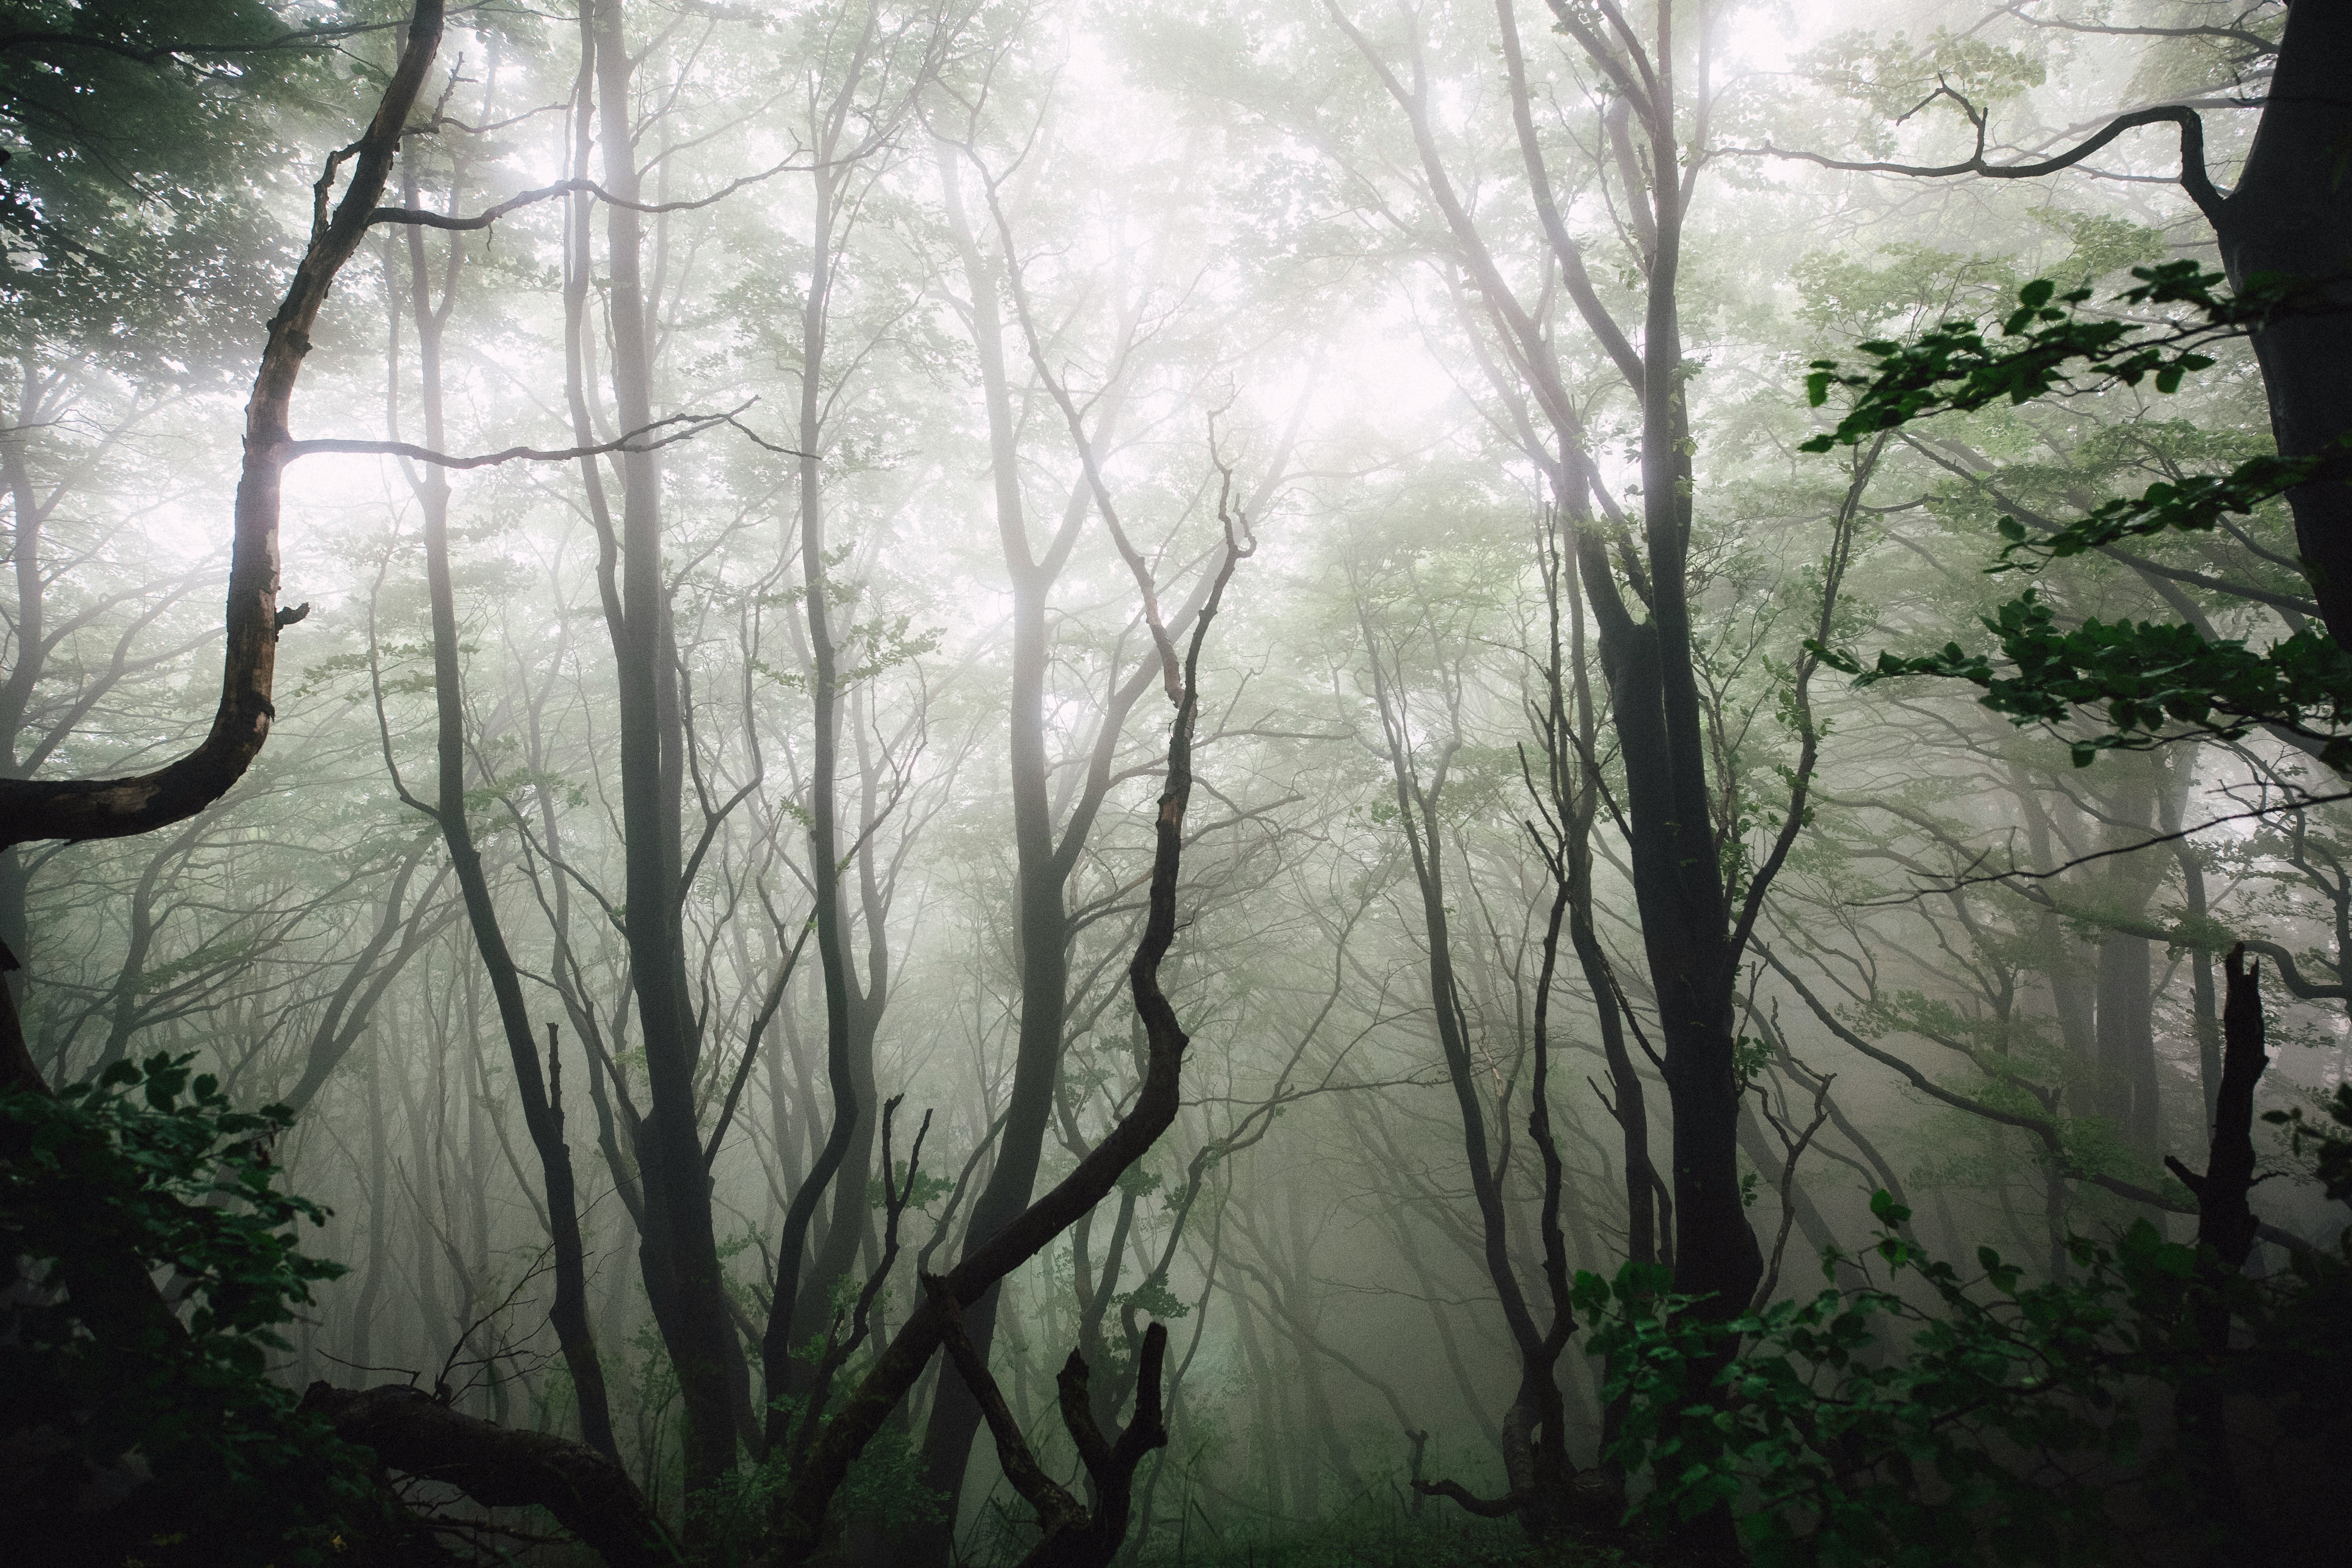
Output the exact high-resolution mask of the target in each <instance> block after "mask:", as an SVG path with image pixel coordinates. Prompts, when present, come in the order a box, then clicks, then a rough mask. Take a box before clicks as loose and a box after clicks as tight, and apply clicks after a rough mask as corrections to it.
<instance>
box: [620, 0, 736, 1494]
mask: <svg viewBox="0 0 2352 1568" xmlns="http://www.w3.org/2000/svg"><path fill="white" fill-rule="evenodd" d="M592 16H593V48H594V54H595V72H596V90H597V107H598V110H599V112H600V116H601V127H600V128H601V132H602V134H601V137H600V141H601V143H602V146H603V149H604V186H605V189H606V190H608V191H609V192H611V193H612V195H614V197H615V198H617V199H615V200H614V201H613V202H611V203H609V204H608V205H606V208H605V215H606V216H605V225H606V230H605V232H606V246H607V248H606V257H605V264H606V268H607V271H608V276H609V278H610V279H611V288H610V294H609V296H608V298H609V301H610V309H609V311H608V317H609V320H610V322H611V330H612V354H613V396H614V408H615V413H616V416H617V417H618V419H619V421H620V426H621V428H623V429H625V430H641V429H644V428H645V427H646V426H648V425H650V424H651V423H652V422H653V361H652V349H651V342H650V333H649V332H648V331H647V325H646V293H645V283H644V278H643V254H642V253H643V248H644V223H643V221H642V219H641V218H640V216H639V215H638V213H637V212H636V211H635V207H634V205H633V204H635V202H636V201H637V200H638V191H639V183H638V177H637V161H636V151H635V142H634V131H635V124H634V121H635V116H634V115H633V113H632V112H631V106H630V100H629V89H630V84H631V79H632V77H633V76H634V74H635V61H634V60H633V59H632V58H631V57H630V55H629V52H628V47H627V40H626V37H625V32H624V29H623V26H622V18H621V0H599V3H598V4H597V5H595V6H594V7H593V12H592ZM661 504H662V503H661V473H660V468H659V466H658V463H657V461H656V458H655V455H654V454H652V453H650V452H645V451H634V450H633V451H628V452H625V453H624V454H623V455H622V458H621V526H620V540H619V543H620V552H619V553H620V583H619V603H618V605H617V608H618V610H619V612H620V618H619V619H618V620H617V621H614V623H613V624H612V626H611V631H612V638H613V656H614V664H615V667H616V670H617V673H618V676H619V687H620V692H619V697H620V701H619V714H618V718H619V724H618V729H619V751H620V762H621V832H622V837H623V838H624V840H625V845H626V869H625V889H626V898H627V909H626V911H625V924H624V930H625V936H626V938H627V942H628V947H629V959H630V974H631V976H632V979H633V980H634V982H635V988H636V1001H637V1026H638V1030H639V1032H640V1034H641V1035H642V1036H643V1038H644V1045H645V1053H646V1085H647V1089H648V1091H649V1094H650V1096H651V1099H652V1105H651V1108H650V1110H648V1112H647V1114H646V1119H645V1124H644V1127H643V1129H642V1131H641V1136H640V1139H639V1142H638V1145H637V1159H638V1163H639V1167H640V1170H641V1172H642V1176H643V1181H644V1188H645V1205H646V1225H645V1231H644V1239H643V1244H642V1247H641V1248H640V1251H641V1256H642V1258H643V1260H644V1265H645V1274H646V1293H647V1294H648V1296H649V1297H650V1298H651V1299H652V1301H653V1306H654V1312H655V1317H656V1321H657V1322H658V1323H659V1325H660V1328H661V1333H662V1342H663V1343H664V1345H665V1346H666V1347H667V1350H668V1352H669V1357H670V1363H671V1365H672V1367H673V1368H674V1369H675V1370H676V1372H677V1380H678V1395H679V1400H680V1402H681V1403H682V1404H683V1405H684V1406H685V1409H686V1444H685V1451H686V1489H687V1491H688V1493H689V1494H693V1493H698V1492H700V1491H703V1490H705V1489H708V1488H709V1487H710V1486H711V1485H712V1484H714V1483H715V1482H716V1481H717V1480H718V1479H719V1477H720V1476H721V1475H722V1474H724V1473H725V1471H726V1470H727V1468H728V1467H729V1466H730V1465H731V1464H732V1463H733V1462H734V1458H735V1452H736V1439H737V1436H738V1431H739V1426H738V1416H739V1414H740V1415H748V1414H749V1407H750V1395H749V1390H748V1388H747V1387H744V1386H743V1385H742V1384H743V1379H742V1377H741V1375H740V1369H741V1367H742V1364H743V1361H742V1346H741V1344H740V1342H739V1341H737V1340H736V1339H735V1337H734V1336H735V1327H734V1323H733V1321H732V1319H731V1317H730V1314H729V1312H728V1310H727V1302H726V1297H725V1289H726V1288H725V1285H724V1284H723V1282H722V1279H721V1276H720V1271H719V1247H718V1238H717V1237H716V1235H715V1233H714V1231H713V1228H712V1221H711V1213H710V1184H709V1177H708V1175H707V1174H706V1173H705V1171H704V1168H703V1157H702V1140H701V1134H700V1128H699V1123H698V1112H697V1106H696V1100H695V1068H696V1055H697V1049H696V1047H697V1041H696V1037H695V1031H694V1021H693V1018H692V1016H690V1013H689V994H688V988H687V984H686V955H685V931H684V928H683V921H682V911H681V900H682V897H683V891H684V890H683V889H681V888H680V887H679V886H678V868H679V857H680V843H679V840H680V834H681V828H680V823H679V815H678V813H679V797H678V788H677V774H678V770H679V758H680V756H681V754H682V746H683V738H682V735H681V733H680V730H679V715H678V709H677V690H676V672H677V664H676V659H675V657H674V649H673V647H672V642H671V637H670V627H669V614H668V612H669V605H668V592H667V587H666V586H665V584H663V582H662V516H661Z"/></svg>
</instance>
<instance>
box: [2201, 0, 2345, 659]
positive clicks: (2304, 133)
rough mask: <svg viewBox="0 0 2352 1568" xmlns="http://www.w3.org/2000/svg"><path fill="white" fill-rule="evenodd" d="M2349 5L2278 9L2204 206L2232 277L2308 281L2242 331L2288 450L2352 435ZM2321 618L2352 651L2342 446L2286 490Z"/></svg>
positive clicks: (2322, 0)
mask: <svg viewBox="0 0 2352 1568" xmlns="http://www.w3.org/2000/svg"><path fill="white" fill-rule="evenodd" d="M2347 138H2352V6H2347V5H2341V4H2336V3H2332V0H2304V3H2303V4H2301V5H2294V6H2293V7H2292V8H2291V9H2289V11H2288V12H2287V22H2286V32H2285V34H2284V37H2282V39H2281V41H2280V46H2279V55H2278V66H2277V69H2276V71H2275V72H2274V73H2273V76H2272V78H2271V81H2270V89H2269V92H2268V94H2267V102H2266V105H2265V107H2264V108H2263V119H2262V125H2261V128H2260V129H2259V130H2258V131H2257V132H2255V135H2254V144H2253V148H2252V152H2251V153H2248V155H2247V158H2246V166H2245V168H2244V170H2243V172H2242V174H2240V176H2239V180H2238V185H2237V188H2236V190H2235V191H2233V192H2232V193H2231V195H2229V196H2227V197H2226V198H2222V199H2221V200H2219V201H2217V202H2213V203H2212V204H2211V205H2209V207H2208V216H2210V218H2211V219H2212V222H2213V230H2214V235H2215V237H2217V238H2218V239H2219V240H2220V241H2221V261H2222V265H2223V267H2224V268H2227V270H2228V272H2229V275H2230V281H2231V284H2232V285H2234V286H2236V287H2239V288H2243V287H2244V286H2245V285H2246V283H2247V282H2248V281H2249V280H2250V279H2252V278H2253V277H2254V276H2255V275H2257V274H2260V273H2265V272H2271V273H2284V274H2285V275H2287V276H2289V277H2293V278H2297V279H2312V280H2314V281H2315V282H2316V283H2318V284H2319V286H2320V287H2319V290H2318V292H2317V294H2316V295H2315V297H2314V298H2312V299H2311V300H2308V301H2306V302H2305V306H2304V307H2303V308H2299V309H2297V310H2294V311H2293V312H2291V313H2289V314H2287V315H2284V316H2283V317H2282V318H2281V319H2279V320H2277V321H2273V322H2271V323H2269V324H2268V325H2266V326H2263V328H2261V329H2260V330H2259V331H2256V332H2255V333H2254V334H2253V344H2254V353H2255V356H2256V358H2257V359H2259V360H2260V362H2261V363H2262V367H2263V390H2264V392H2265V393H2266V394H2267V395H2268V396H2269V399H2270V409H2271V430H2272V433H2273V436H2275V437H2276V438H2277V441H2278V449H2279V451H2280V452H2281V453H2282V454H2283V455H2284V456H2286V457H2290V458H2300V457H2313V456H2317V455H2320V454H2322V453H2326V452H2327V451H2329V450H2330V448H2331V447H2334V445H2335V443H2336V442H2338V441H2341V440H2342V439H2344V437H2346V435H2347V432H2352V276H2347V274H2352V200H2347V199H2346V190H2345V185H2344V149H2345V145H2346V142H2347ZM2287 503H2288V505H2289V506H2291V507H2292V508H2293V509H2294V528H2295V540H2296V542H2297V544H2298V545H2300V546H2301V548H2302V552H2303V559H2304V563H2305V568H2306V569H2307V570H2308V571H2309V573H2310V574H2311V579H2312V589H2313V593H2314V595H2315V597H2316V598H2317V599H2318V600H2319V608H2320V615H2321V616H2322V618H2324V619H2325V620H2326V623H2327V630H2328V633H2329V635H2330V636H2332V637H2335V638H2336V641H2337V642H2339V643H2342V644H2344V645H2346V646H2347V647H2352V453H2345V452H2342V451H2340V450H2339V451H2337V453H2336V457H2335V458H2334V460H2333V461H2332V462H2331V463H2329V464H2328V466H2327V468H2326V470H2325V471H2324V473H2323V474H2322V475H2321V477H2320V478H2319V479H2317V480H2316V481H2315V482H2314V483H2311V484H2307V485H2304V486H2301V487H2300V488H2298V489H2294V490H2292V491H2290V492H2288V495H2287Z"/></svg>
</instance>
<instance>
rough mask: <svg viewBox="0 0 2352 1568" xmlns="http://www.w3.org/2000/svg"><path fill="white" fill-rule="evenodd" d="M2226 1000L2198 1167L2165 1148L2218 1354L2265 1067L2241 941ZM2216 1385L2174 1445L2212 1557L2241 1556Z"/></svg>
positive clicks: (2256, 991)
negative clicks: (2188, 1202)
mask: <svg viewBox="0 0 2352 1568" xmlns="http://www.w3.org/2000/svg"><path fill="white" fill-rule="evenodd" d="M2227 969H2228V975H2229V994H2228V999H2227V1001H2225V1002H2224V1003H2223V1004H2222V1014H2221V1030H2222V1040H2223V1047H2222V1063H2221V1091H2220V1093H2219V1094H2218V1095H2217V1096H2216V1097H2215V1098H2216V1108H2215V1111H2214V1117H2213V1127H2212V1142H2211V1144H2210V1147H2209V1148H2208V1150H2207V1152H2206V1157H2205V1171H2204V1173H2203V1174H2202V1175H2200V1174H2198V1173H2196V1172H2193V1171H2191V1170H2189V1168H2188V1167H2187V1166H2185V1165H2183V1164H2182V1163H2180V1162H2179V1161H2178V1160H2176V1159H2173V1158H2171V1157H2169V1156H2167V1158H2166V1160H2165V1163H2166V1164H2167V1165H2168V1166H2170V1167H2171V1168H2172V1173H2173V1174H2175V1175H2177V1176H2179V1178H2180V1180H2181V1182H2182V1183H2183V1184H2185V1185H2186V1186H2187V1187H2188V1188H2189V1191H2190V1192H2192V1193H2194V1194H2197V1246H2198V1250H2199V1251H2200V1253H2206V1254H2209V1256H2208V1257H2207V1258H2205V1259H2204V1263H2205V1267H2206V1268H2207V1269H2208V1270H2209V1274H2208V1277H2207V1278H2206V1279H2203V1280H2201V1281H2200V1288H2199V1289H2198V1292H2197V1295H2196V1301H2197V1305H2196V1322H2195V1330H2196V1334H2197V1342H2198V1344H2199V1346H2200V1348H2201V1349H2202V1350H2203V1351H2204V1352H2205V1353H2206V1354H2207V1355H2208V1356H2210V1357H2211V1358H2213V1359H2214V1361H2215V1362H2217V1363H2218V1362H2219V1361H2220V1360H2221V1357H2222V1356H2223V1355H2224V1354H2226V1353H2227V1352H2228V1351H2229V1349H2230V1319H2231V1307H2230V1301H2229V1298H2228V1295H2227V1290H2228V1287H2229V1284H2230V1282H2231V1280H2232V1279H2234V1278H2235V1277H2236V1276H2237V1275H2238V1274H2239V1273H2240V1272H2241V1271H2242V1270H2243V1269H2244V1268H2245V1266H2246V1259H2247V1258H2248V1257H2249V1256H2251V1255H2252V1252H2253V1249H2254V1237H2255V1232H2256V1230H2257V1228H2258V1222H2257V1221H2256V1219H2255V1218H2254V1211H2253V1207H2252V1204H2250V1203H2249V1202H2248V1194H2251V1193H2252V1191H2253V1186H2254V1182H2255V1175H2254V1140H2253V1121H2254V1086H2255V1084H2256V1083H2257V1082H2258V1081H2260V1079H2261V1078H2262V1076H2263V1069H2264V1068H2267V1067H2269V1065H2270V1052H2269V1049H2268V1047H2266V1045H2265V1044H2264V1042H2263V999H2262V966H2261V965H2260V964H2254V963H2247V962H2246V952H2245V949H2244V948H2242V947H2241V948H2236V949H2233V950H2232V951H2231V953H2230V957H2229V963H2228V965H2227ZM2223 1393H2224V1390H2223V1386H2222V1384H2221V1379H2220V1377H2219V1375H2218V1370H2217V1369H2208V1370H2207V1371H2206V1372H2205V1374H2204V1375H2202V1376H2200V1377H2198V1378H2196V1379H2194V1380H2193V1381H2191V1382H2189V1383H2188V1384H2185V1385H2184V1386H2183V1387H2182V1388H2181V1390H2180V1392H2179V1397H2178V1400H2177V1403H2176V1405H2175V1415H2176V1419H2177V1420H2178V1422H2179V1427H2180V1440H2181V1447H2182V1448H2183V1449H2184V1450H2185V1451H2186V1452H2187V1454H2188V1456H2189V1461H2190V1464H2191V1467H2192V1470H2191V1474H2192V1478H2193V1479H2194V1481H2195V1483H2196V1484H2197V1485H2198V1487H2199V1488H2200V1489H2201V1491H2202V1492H2203V1494H2204V1499H2203V1500H2204V1503H2205V1514H2206V1519H2207V1521H2208V1522H2207V1529H2208V1531H2210V1534H2211V1540H2210V1541H2209V1542H2206V1545H2207V1547H2208V1554H2209V1557H2210V1560H2212V1561H2214V1562H2216V1563H2221V1562H2232V1561H2238V1560H2239V1558H2238V1556H2237V1555H2236V1553H2237V1551H2238V1550H2239V1549H2241V1548H2242V1542H2243V1531H2244V1530H2245V1527H2246V1523H2247V1521H2246V1518H2245V1508H2244V1502H2243V1499H2242V1495H2241V1493H2240V1490H2239V1486H2238V1476H2237V1469H2236V1467H2235V1465H2234V1463H2233V1462H2232V1459H2231V1454H2230V1434H2229V1428H2228V1425H2227V1421H2226V1419H2225V1417H2226V1414H2227V1412H2226V1411H2225V1409H2224V1407H2223Z"/></svg>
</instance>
